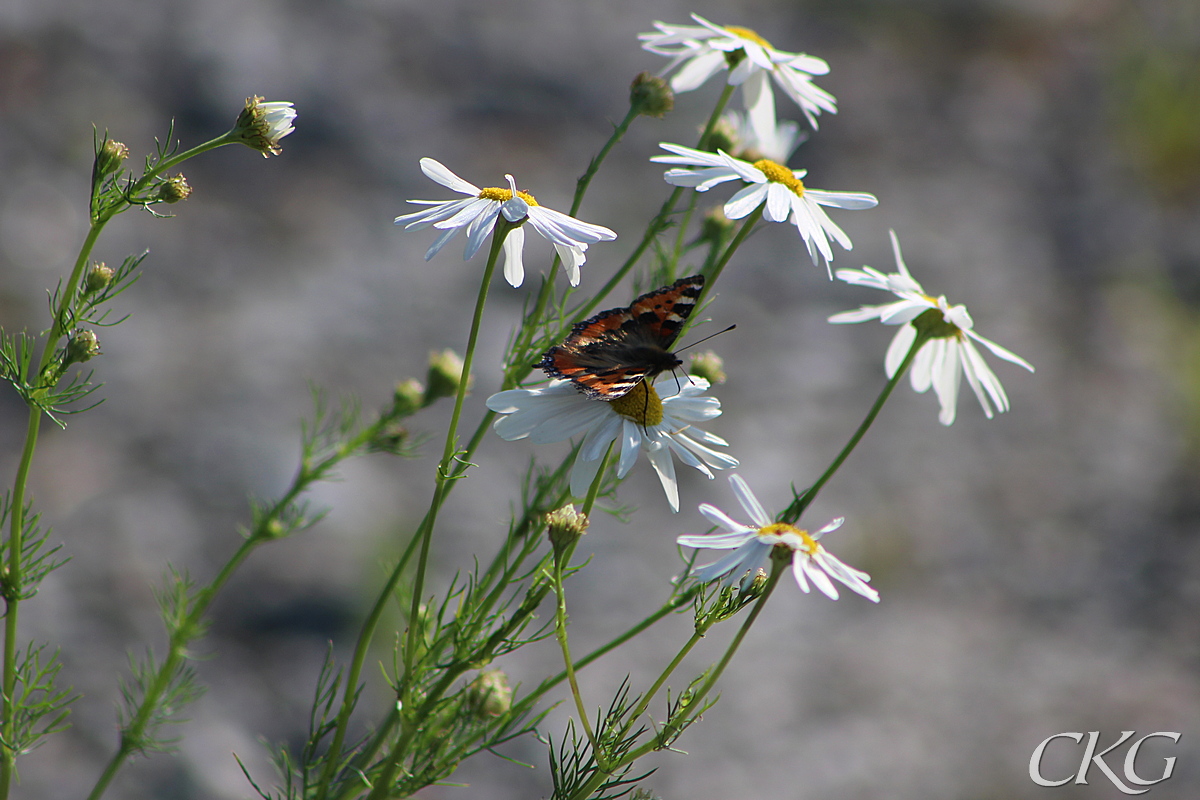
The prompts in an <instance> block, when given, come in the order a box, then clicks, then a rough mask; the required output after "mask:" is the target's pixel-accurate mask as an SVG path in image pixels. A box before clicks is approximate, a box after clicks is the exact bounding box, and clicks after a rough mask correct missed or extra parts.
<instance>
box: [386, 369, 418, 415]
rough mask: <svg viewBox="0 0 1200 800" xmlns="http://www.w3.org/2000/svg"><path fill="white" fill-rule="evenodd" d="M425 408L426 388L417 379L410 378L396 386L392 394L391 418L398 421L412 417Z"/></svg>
mask: <svg viewBox="0 0 1200 800" xmlns="http://www.w3.org/2000/svg"><path fill="white" fill-rule="evenodd" d="M424 406H425V387H424V386H422V385H421V382H420V381H419V380H417V379H416V378H409V379H408V380H404V381H401V382H400V383H397V384H396V389H395V390H394V391H393V392H392V413H391V416H393V417H396V418H397V419H399V418H401V417H411V416H412V415H413V414H415V413H416V412H417V411H419V410H420V409H421V408H423V407H424Z"/></svg>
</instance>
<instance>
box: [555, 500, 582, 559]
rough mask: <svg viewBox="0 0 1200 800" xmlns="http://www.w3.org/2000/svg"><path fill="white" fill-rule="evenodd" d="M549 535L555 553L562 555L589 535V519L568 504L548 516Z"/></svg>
mask: <svg viewBox="0 0 1200 800" xmlns="http://www.w3.org/2000/svg"><path fill="white" fill-rule="evenodd" d="M546 526H547V528H548V530H547V535H548V536H549V537H550V546H551V547H553V548H554V552H555V553H561V552H563V551H564V550H566V549H567V548H568V547H570V546H571V545H572V544H574V543H575V542H576V541H577V540H578V539H579V537H580V536H583V535H584V534H585V533H587V529H588V518H587V514H583V513H581V512H579V511H576V510H575V506H573V505H571V504H567V505H565V506H563V507H562V508H560V509H557V510H555V511H551V512H550V513H549V514H547V515H546Z"/></svg>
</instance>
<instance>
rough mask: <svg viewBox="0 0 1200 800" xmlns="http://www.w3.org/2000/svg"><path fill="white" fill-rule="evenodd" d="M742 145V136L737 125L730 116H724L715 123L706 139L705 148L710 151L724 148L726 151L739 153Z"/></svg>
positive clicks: (713, 151)
mask: <svg viewBox="0 0 1200 800" xmlns="http://www.w3.org/2000/svg"><path fill="white" fill-rule="evenodd" d="M741 147H742V136H741V134H740V133H739V132H738V129H737V126H736V125H734V124H733V120H731V119H730V118H729V117H728V116H723V117H721V118H720V119H719V120H717V124H716V125H713V129H712V131H711V132H710V133H709V134H708V138H707V139H705V140H704V149H705V150H707V151H709V152H710V153H715V152H717V151H718V150H724V151H725V152H726V153H737V152H739V151H740V150H741Z"/></svg>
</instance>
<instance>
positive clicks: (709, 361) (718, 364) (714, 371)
mask: <svg viewBox="0 0 1200 800" xmlns="http://www.w3.org/2000/svg"><path fill="white" fill-rule="evenodd" d="M688 374H689V375H695V376H696V377H698V378H704V380H706V381H708V382H709V383H710V384H712V385H714V386H715V385H716V384H718V383H724V382H725V361H724V360H723V359H722V358H721V357H720V356H719V355H717V354H716V353H714V352H713V351H712V350H705V351H704V352H703V353H693V354H692V363H691V364H689V365H688Z"/></svg>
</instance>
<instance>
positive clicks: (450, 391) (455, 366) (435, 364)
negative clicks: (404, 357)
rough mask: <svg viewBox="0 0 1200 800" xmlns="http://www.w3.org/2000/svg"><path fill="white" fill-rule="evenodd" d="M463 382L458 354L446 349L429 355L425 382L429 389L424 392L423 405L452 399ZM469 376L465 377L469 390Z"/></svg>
mask: <svg viewBox="0 0 1200 800" xmlns="http://www.w3.org/2000/svg"><path fill="white" fill-rule="evenodd" d="M462 381H463V362H462V359H461V358H459V357H458V353H455V352H454V351H453V350H451V349H449V348H447V349H445V350H443V351H442V352H440V353H437V352H434V353H430V354H429V375H428V377H427V378H426V380H425V382H426V383H427V384H428V385H429V388H427V389H426V390H425V404H426V405H428V404H430V403H432V402H433V401H434V400H437V399H438V398H440V397H452V396H454V395H456V394H458V387H459V385H460V384H461V383H462ZM470 381H471V379H470V376H468V377H467V388H470V385H471V384H470Z"/></svg>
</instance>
